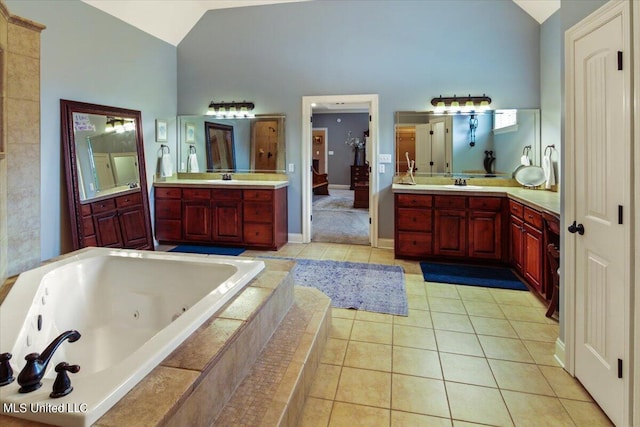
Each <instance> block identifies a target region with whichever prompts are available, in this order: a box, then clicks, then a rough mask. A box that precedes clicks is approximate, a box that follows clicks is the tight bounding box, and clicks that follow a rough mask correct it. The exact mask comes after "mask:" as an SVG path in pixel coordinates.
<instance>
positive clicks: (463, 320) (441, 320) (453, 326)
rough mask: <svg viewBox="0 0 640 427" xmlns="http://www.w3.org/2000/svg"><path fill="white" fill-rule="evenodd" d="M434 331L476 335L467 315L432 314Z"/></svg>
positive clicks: (434, 312)
mask: <svg viewBox="0 0 640 427" xmlns="http://www.w3.org/2000/svg"><path fill="white" fill-rule="evenodd" d="M431 320H432V321H433V329H441V330H444V331H456V332H467V333H471V334H472V333H474V330H473V326H472V325H471V321H470V320H469V316H467V315H466V314H454V313H441V312H436V311H433V312H431Z"/></svg>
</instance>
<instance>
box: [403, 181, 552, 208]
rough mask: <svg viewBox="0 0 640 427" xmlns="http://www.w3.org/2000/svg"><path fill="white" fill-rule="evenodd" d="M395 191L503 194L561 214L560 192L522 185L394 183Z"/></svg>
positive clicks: (473, 194) (472, 194)
mask: <svg viewBox="0 0 640 427" xmlns="http://www.w3.org/2000/svg"><path fill="white" fill-rule="evenodd" d="M392 190H393V192H394V193H408V194H446V195H449V196H451V195H465V196H502V197H505V196H506V197H509V198H511V199H514V200H516V201H518V202H521V203H523V204H525V205H528V206H531V207H533V208H536V209H538V210H541V211H546V212H549V213H551V214H554V215H560V193H556V192H553V191H546V190H532V189H528V188H522V187H498V186H481V187H476V186H468V187H465V186H459V187H452V186H447V185H434V184H417V185H406V184H393V186H392Z"/></svg>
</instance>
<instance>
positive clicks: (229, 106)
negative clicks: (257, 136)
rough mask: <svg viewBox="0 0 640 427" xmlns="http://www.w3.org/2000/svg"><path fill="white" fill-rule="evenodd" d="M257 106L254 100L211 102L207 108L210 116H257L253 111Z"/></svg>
mask: <svg viewBox="0 0 640 427" xmlns="http://www.w3.org/2000/svg"><path fill="white" fill-rule="evenodd" d="M254 108H255V104H254V103H253V102H247V101H242V102H235V101H233V102H214V101H211V102H210V103H209V108H208V109H207V115H208V116H216V117H227V118H236V119H242V118H251V117H255V115H254V114H253V113H251V111H253V109H254Z"/></svg>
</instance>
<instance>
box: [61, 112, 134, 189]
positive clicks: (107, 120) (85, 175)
mask: <svg viewBox="0 0 640 427" xmlns="http://www.w3.org/2000/svg"><path fill="white" fill-rule="evenodd" d="M73 126H74V130H73V133H74V141H75V151H76V162H77V169H78V178H79V179H78V186H79V188H78V190H79V195H80V200H81V201H86V200H91V199H93V198H96V197H100V196H104V195H108V194H115V193H118V192H120V191H126V190H129V189H130V188H132V187H138V186H139V185H140V173H139V165H138V155H137V146H136V144H137V138H136V131H135V129H136V123H135V120H134V119H131V118H127V119H124V118H120V117H111V116H104V115H98V114H87V113H75V112H74V113H73Z"/></svg>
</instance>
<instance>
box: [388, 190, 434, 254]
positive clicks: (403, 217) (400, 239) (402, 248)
mask: <svg viewBox="0 0 640 427" xmlns="http://www.w3.org/2000/svg"><path fill="white" fill-rule="evenodd" d="M432 206H433V196H431V195H422V194H396V195H395V239H394V243H395V254H396V256H397V257H399V258H421V257H426V256H428V255H431V254H432V253H433V242H432V240H433V231H432V221H433V219H432V218H433V210H432Z"/></svg>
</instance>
